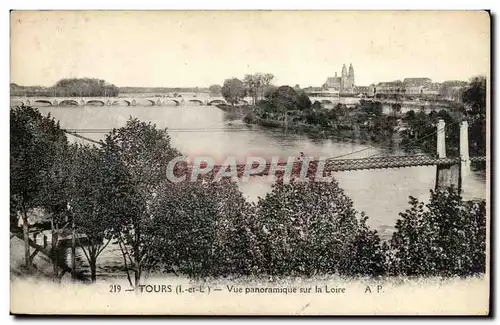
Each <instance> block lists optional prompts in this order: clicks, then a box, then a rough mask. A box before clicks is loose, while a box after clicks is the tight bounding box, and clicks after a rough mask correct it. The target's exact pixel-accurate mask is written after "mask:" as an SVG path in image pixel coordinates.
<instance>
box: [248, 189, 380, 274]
mask: <svg viewBox="0 0 500 325" xmlns="http://www.w3.org/2000/svg"><path fill="white" fill-rule="evenodd" d="M365 221H366V217H365V216H364V215H359V214H358V213H357V212H356V211H355V210H354V209H353V205H352V201H351V200H350V199H349V198H348V197H347V196H346V195H345V194H344V191H343V190H342V189H341V188H340V187H339V186H338V183H337V182H336V181H334V180H333V181H332V182H307V183H306V182H292V183H290V184H279V183H278V184H276V185H274V186H273V189H272V191H271V192H270V193H268V194H267V195H266V197H265V198H263V199H260V200H259V202H258V204H257V207H256V224H257V225H258V229H259V231H258V232H257V235H256V236H257V238H258V242H259V246H260V247H259V250H260V252H261V254H262V256H263V260H262V262H261V268H262V269H263V270H265V272H267V273H269V274H272V275H307V276H313V275H315V274H340V275H359V274H378V273H380V272H381V268H382V267H383V252H382V250H381V247H380V240H379V239H378V236H377V235H376V233H375V232H372V231H368V230H367V227H366V225H365ZM362 246H363V247H362ZM353 253H354V254H355V256H356V258H355V259H353V258H352V257H351V256H352V254H353ZM360 259H361V260H362V263H360V264H359V265H358V264H357V263H358V261H359V260H360Z"/></svg>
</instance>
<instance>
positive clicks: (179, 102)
mask: <svg viewBox="0 0 500 325" xmlns="http://www.w3.org/2000/svg"><path fill="white" fill-rule="evenodd" d="M164 103H165V104H166V103H174V104H175V106H179V105H180V104H181V101H180V100H179V99H174V98H165V102H164Z"/></svg>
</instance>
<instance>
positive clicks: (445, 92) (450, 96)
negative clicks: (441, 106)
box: [438, 80, 467, 102]
mask: <svg viewBox="0 0 500 325" xmlns="http://www.w3.org/2000/svg"><path fill="white" fill-rule="evenodd" d="M466 86H467V82H466V81H462V80H448V81H444V82H442V83H441V84H440V86H439V90H438V91H439V96H440V97H441V98H443V99H447V100H452V101H456V102H460V101H462V93H463V91H464V89H465V87H466Z"/></svg>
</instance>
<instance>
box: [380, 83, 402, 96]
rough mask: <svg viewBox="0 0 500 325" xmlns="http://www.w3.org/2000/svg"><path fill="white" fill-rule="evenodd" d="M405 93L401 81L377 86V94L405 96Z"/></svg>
mask: <svg viewBox="0 0 500 325" xmlns="http://www.w3.org/2000/svg"><path fill="white" fill-rule="evenodd" d="M404 92H405V88H404V84H403V82H402V81H401V80H396V81H388V82H379V83H378V84H377V85H376V86H375V94H376V95H377V94H383V95H392V94H403V93H404Z"/></svg>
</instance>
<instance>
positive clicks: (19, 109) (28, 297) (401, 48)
mask: <svg viewBox="0 0 500 325" xmlns="http://www.w3.org/2000/svg"><path fill="white" fill-rule="evenodd" d="M10 19H11V20H10V24H11V25H10V30H11V34H10V37H11V39H10V53H11V71H10V283H11V291H10V311H11V313H12V314H15V315H19V314H71V315H74V314H92V315H96V314H97V315H99V314H102V315H109V314H120V315H122V314H125V315H488V314H489V313H490V310H489V308H490V307H489V306H490V289H489V288H490V276H491V274H490V256H489V252H490V249H491V247H490V243H491V241H490V236H491V228H490V217H491V215H490V163H491V153H490V152H491V151H490V137H489V135H490V126H491V124H490V83H491V76H490V59H491V58H490V46H491V45H490V44H491V43H490V15H489V13H488V12H487V11H19V10H14V11H12V12H11V13H10Z"/></svg>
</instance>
